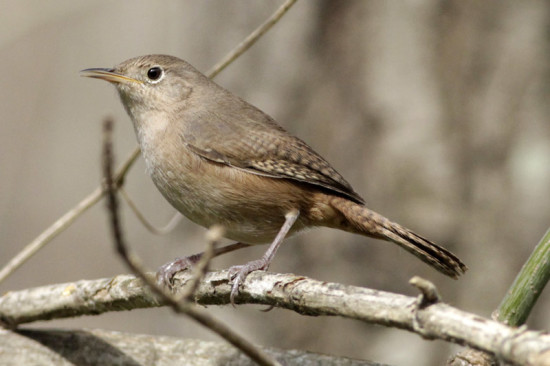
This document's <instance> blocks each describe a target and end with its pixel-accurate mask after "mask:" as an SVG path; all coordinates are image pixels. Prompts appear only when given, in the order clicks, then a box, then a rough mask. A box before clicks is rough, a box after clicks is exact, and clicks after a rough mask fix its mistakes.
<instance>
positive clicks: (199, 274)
mask: <svg viewBox="0 0 550 366" xmlns="http://www.w3.org/2000/svg"><path fill="white" fill-rule="evenodd" d="M223 232H224V230H223V227H221V226H213V227H211V228H210V229H209V230H208V232H207V234H206V236H207V238H208V240H207V242H208V245H207V246H206V250H205V251H204V252H203V253H202V255H201V259H200V260H199V261H198V262H197V264H195V266H194V267H193V276H192V278H191V281H190V283H189V284H188V286H187V289H186V291H184V292H182V293H181V294H180V295H179V297H178V300H184V301H191V300H192V297H193V295H194V294H195V292H196V291H197V288H198V286H199V283H200V282H201V281H202V279H203V278H204V276H205V275H206V272H207V271H208V267H209V265H210V262H211V261H212V258H214V257H215V255H216V251H215V249H216V245H217V243H218V242H219V241H220V240H221V238H223Z"/></svg>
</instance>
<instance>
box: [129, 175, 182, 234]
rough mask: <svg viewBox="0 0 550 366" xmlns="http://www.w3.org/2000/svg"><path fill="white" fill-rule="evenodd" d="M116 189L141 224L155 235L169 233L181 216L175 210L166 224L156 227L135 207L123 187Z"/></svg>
mask: <svg viewBox="0 0 550 366" xmlns="http://www.w3.org/2000/svg"><path fill="white" fill-rule="evenodd" d="M118 191H119V193H120V195H121V196H122V198H124V200H125V201H126V203H127V204H128V206H130V208H131V209H132V211H133V212H134V215H136V217H137V218H138V220H139V221H140V222H141V224H142V225H143V226H145V228H146V229H147V230H149V231H150V232H151V233H153V234H155V235H166V234H168V233H170V232H171V231H172V230H174V228H175V227H176V226H177V225H178V224H179V223H180V221H181V219H182V218H183V216H182V214H180V213H179V212H176V213H175V214H174V216H172V218H171V219H170V221H168V223H167V224H166V225H164V226H163V227H156V226H155V225H153V224H151V223H150V222H149V221H148V220H147V218H146V217H145V215H144V214H143V213H142V212H141V211H140V210H139V208H138V207H137V205H136V203H135V202H134V201H133V200H132V199H131V198H130V196H129V195H128V193H127V192H126V190H125V189H124V187H122V186H121V187H119V188H118Z"/></svg>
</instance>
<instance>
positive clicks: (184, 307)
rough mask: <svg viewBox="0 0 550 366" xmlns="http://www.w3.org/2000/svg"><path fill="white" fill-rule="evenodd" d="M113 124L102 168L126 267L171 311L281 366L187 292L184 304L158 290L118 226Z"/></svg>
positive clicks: (262, 362)
mask: <svg viewBox="0 0 550 366" xmlns="http://www.w3.org/2000/svg"><path fill="white" fill-rule="evenodd" d="M112 128H113V122H112V120H106V121H105V123H104V136H103V138H104V143H103V168H104V176H105V182H106V188H107V207H108V209H109V210H108V211H109V214H110V223H111V230H112V233H113V238H114V241H115V245H116V249H117V251H118V253H119V254H120V256H121V257H122V259H124V262H125V263H126V264H127V265H128V267H129V268H130V269H131V270H132V271H133V272H134V273H135V274H136V275H137V276H139V277H140V278H141V279H142V280H143V281H144V282H145V283H146V284H147V285H148V286H149V288H150V289H151V290H152V291H153V292H154V293H155V294H157V295H158V296H160V298H161V300H162V301H163V302H166V303H167V304H168V305H170V306H171V307H172V308H173V309H174V311H176V312H178V313H183V314H187V315H188V316H190V317H191V318H193V319H194V320H195V321H197V322H198V323H200V324H202V325H204V326H205V327H207V328H208V329H210V330H212V331H214V332H215V333H217V334H218V335H220V336H221V337H222V338H224V339H225V340H226V341H228V342H229V343H231V344H232V345H234V346H235V347H237V348H238V349H239V350H241V351H242V352H243V353H244V354H246V355H247V356H248V357H250V358H251V359H252V360H254V361H255V362H257V363H258V364H260V365H266V366H273V365H278V366H281V364H280V363H279V362H277V360H275V359H274V358H272V357H271V356H269V355H267V354H266V353H265V352H263V351H262V350H260V349H259V348H258V347H256V346H254V345H253V344H252V343H250V342H248V341H247V340H246V339H244V338H243V337H241V336H240V335H238V334H237V333H235V332H234V331H233V330H232V329H231V328H229V327H227V326H226V325H225V324H223V323H221V322H219V321H217V320H216V319H214V318H213V317H212V316H210V315H209V314H208V313H206V312H204V311H201V310H199V309H198V308H196V307H195V306H194V305H193V304H192V303H190V302H189V301H188V299H187V298H188V297H189V293H186V295H184V299H183V301H178V299H176V298H175V297H174V296H172V294H171V293H169V292H168V291H166V290H165V289H164V288H161V287H160V286H158V285H157V284H156V283H155V280H154V279H153V278H152V276H150V275H148V274H147V271H146V269H145V267H144V266H143V264H142V261H141V260H140V258H139V257H138V256H137V255H136V254H135V253H134V252H133V251H131V250H130V249H129V248H128V247H127V245H126V243H125V241H124V235H123V232H122V227H121V224H120V218H119V214H118V200H117V196H116V183H115V182H114V180H113V176H112V165H113V152H112V142H111V135H112ZM213 251H214V250H213V245H211V248H210V250H209V251H208V253H205V255H204V256H203V258H201V261H200V263H201V267H202V268H201V269H199V270H200V273H199V275H200V274H201V273H202V271H203V269H204V268H206V266H207V265H208V261H209V260H210V258H211V257H212V254H213ZM192 287H193V291H194V288H195V287H196V284H194V285H192Z"/></svg>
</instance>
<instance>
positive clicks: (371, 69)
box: [0, 0, 550, 365]
mask: <svg viewBox="0 0 550 366" xmlns="http://www.w3.org/2000/svg"><path fill="white" fill-rule="evenodd" d="M0 3H1V5H2V11H1V12H0V70H1V72H0V85H1V86H2V87H1V88H0V118H1V123H0V177H1V184H2V189H1V190H0V258H1V259H2V262H7V260H8V259H9V258H11V257H12V256H13V255H15V254H16V253H17V252H18V251H19V250H20V249H21V248H22V247H23V246H24V245H25V244H27V243H28V242H29V241H31V240H32V239H33V238H35V237H36V236H37V235H38V234H39V233H41V232H42V231H43V230H44V229H45V228H46V227H48V226H49V225H50V224H51V223H53V221H54V220H56V219H57V218H58V217H59V216H61V215H62V214H63V213H65V212H66V211H67V210H68V209H70V208H71V207H73V206H74V205H75V204H76V203H77V202H79V201H80V200H81V199H82V198H83V197H84V196H85V195H87V194H88V193H89V192H91V191H92V190H93V189H94V188H95V187H96V186H97V185H98V182H99V180H100V142H101V122H102V120H103V119H104V117H105V116H112V117H113V118H114V119H115V121H116V136H115V142H116V152H117V154H118V155H117V156H118V160H119V162H120V161H122V159H123V158H124V157H125V156H126V155H127V154H128V153H129V152H130V151H131V150H133V148H134V146H135V137H134V134H133V130H132V128H131V124H130V122H129V119H128V117H127V116H126V114H125V112H124V110H123V108H122V106H121V105H120V102H119V101H118V97H117V95H116V93H115V90H114V88H113V87H112V86H110V85H108V84H107V83H105V82H100V81H95V80H89V79H83V78H80V77H79V75H78V71H79V70H81V69H84V68H88V67H110V66H113V65H115V64H117V63H119V62H121V61H123V60H125V59H127V58H130V57H134V56H138V55H143V54H150V53H167V54H172V55H176V56H179V57H182V58H184V59H186V60H188V61H189V62H191V63H192V64H193V65H195V66H196V67H197V68H198V69H200V70H203V71H206V70H208V69H209V68H210V67H211V66H212V65H213V64H214V63H216V62H217V61H218V60H219V59H220V58H221V57H222V56H223V55H225V54H226V53H227V52H228V51H229V50H231V49H232V48H233V47H234V45H236V44H237V43H238V42H240V41H241V40H242V39H243V38H244V37H245V36H247V35H248V34H249V32H251V31H252V30H253V29H254V28H255V27H256V26H257V25H259V24H260V23H261V22H263V20H264V19H265V18H266V17H267V16H269V15H270V14H271V13H272V12H273V11H274V9H275V8H276V7H277V6H278V5H279V4H280V2H275V1H271V2H258V1H244V0H243V1H231V2H230V1H213V0H210V1H198V0H197V1H179V2H176V1H126V2H122V1H119V2H111V1H95V2H89V1H75V0H67V1H61V0H56V1H38V0H36V1H31V0H25V1H1V2H0ZM549 9H550V7H549V3H548V2H543V1H522V2H518V1H512V0H509V1H500V2H477V1H458V0H457V1H419V0H416V1H413V0H411V1H346V2H341V1H300V2H298V4H297V5H296V6H295V7H294V8H293V9H291V11H290V13H289V14H288V15H287V16H286V17H285V18H283V20H282V21H281V22H280V23H279V24H278V25H277V26H276V27H275V28H274V29H273V30H272V31H271V32H269V33H268V34H267V35H266V36H265V37H264V38H263V39H262V40H261V41H260V42H259V43H258V44H257V45H255V46H254V47H253V48H252V49H251V50H249V51H248V52H247V53H246V54H245V55H244V56H243V57H241V58H240V59H239V60H238V61H237V62H235V63H234V64H233V65H231V66H230V67H229V68H228V69H227V70H226V71H224V73H223V74H221V75H220V76H219V77H218V78H217V79H216V80H217V82H219V83H220V84H221V85H223V86H225V87H226V88H228V89H230V90H231V91H233V92H235V93H236V94H238V95H240V96H241V97H243V98H244V99H246V100H248V101H250V102H251V103H253V104H255V105H256V106H258V107H260V108H261V109H263V110H264V111H266V112H267V113H269V114H270V115H272V116H273V117H274V118H275V119H276V120H278V121H279V122H280V123H281V124H282V125H284V126H285V127H286V128H287V129H288V130H290V131H291V132H292V133H294V134H297V135H298V136H300V137H301V138H302V139H304V140H306V141H307V142H308V143H310V145H312V146H313V147H314V148H315V149H316V150H317V151H318V152H319V153H321V154H322V155H323V156H325V157H326V158H327V159H328V160H329V161H330V162H331V163H332V164H333V165H334V166H335V167H336V168H337V169H338V170H339V171H340V173H342V174H343V175H344V176H345V177H346V178H347V179H348V180H349V181H350V183H351V184H352V185H353V186H354V188H355V189H356V190H357V191H358V192H359V193H360V194H362V195H363V196H364V197H365V199H366V201H367V202H368V205H369V207H370V208H372V209H374V210H377V211H378V212H381V213H382V214H384V215H386V216H387V217H389V218H391V219H393V220H395V221H397V222H400V223H402V224H404V225H406V226H408V227H410V228H412V229H414V230H415V231H417V232H419V233H420V234H422V235H424V236H427V237H428V238H430V239H432V240H434V241H436V242H438V243H441V244H444V245H445V246H446V247H447V248H449V249H451V250H452V251H454V252H455V253H456V254H457V255H458V256H460V258H462V259H463V260H464V261H465V262H466V263H467V264H468V266H469V267H470V270H469V271H468V273H467V274H466V276H464V277H463V278H462V279H460V280H459V281H453V280H449V279H447V278H445V277H444V276H442V275H439V274H438V273H436V272H435V271H433V270H432V269H430V268H429V267H427V266H425V265H424V264H422V263H421V262H419V261H418V260H416V259H415V258H414V257H412V256H410V255H409V254H407V253H405V252H404V251H402V250H401V249H399V248H397V247H396V246H394V245H387V244H386V243H383V242H377V241H374V240H369V239H365V238H363V237H359V236H354V235H351V234H347V233H343V232H338V231H335V230H328V229H316V230H312V231H310V232H307V233H305V234H302V235H300V236H298V237H296V238H293V239H290V240H288V242H287V243H286V245H284V246H283V247H282V249H281V250H280V252H279V254H278V256H277V258H276V259H275V261H274V263H273V265H272V267H271V270H272V271H277V272H294V273H297V274H301V275H306V276H311V277H313V278H316V279H321V280H326V281H334V282H342V283H346V284H352V285H360V286H367V287H372V288H377V289H381V290H387V291H395V292H401V293H405V294H409V295H415V294H416V293H415V291H414V289H411V288H410V287H409V286H408V285H407V281H408V279H409V278H410V277H412V276H413V275H421V276H424V277H426V278H429V279H430V280H432V281H434V282H435V283H436V284H437V286H438V287H439V289H440V291H441V293H442V295H443V298H444V299H445V301H447V302H449V303H451V304H453V305H456V306H458V307H460V308H462V309H465V310H468V311H472V312H475V313H478V314H480V315H483V316H490V314H491V312H492V311H493V310H494V309H495V308H496V307H497V306H498V304H499V302H500V300H501V298H502V297H503V295H504V293H505V291H506V289H507V287H508V286H509V284H510V283H511V282H512V280H513V278H514V276H515V274H516V273H517V271H518V270H519V269H520V267H521V265H522V263H523V262H524V260H525V259H526V258H527V256H528V255H529V253H530V252H531V250H532V248H533V246H534V245H535V244H536V242H537V241H538V240H539V238H540V237H541V236H542V235H543V234H544V232H545V230H546V229H547V228H548V226H549V222H550V208H549V205H548V199H547V197H548V196H549V193H550V145H549V137H550V126H549V122H548V121H549V112H550V111H549V109H548V97H549V88H548V69H547V65H548V64H549V62H548V61H549V60H548V58H549V53H548V34H549V23H548V19H549ZM127 186H128V190H129V192H130V193H131V194H132V196H133V197H134V198H135V200H136V201H137V203H138V205H139V206H140V207H141V209H142V210H143V211H144V212H145V214H146V216H148V217H149V218H150V219H151V221H153V222H155V223H157V224H158V225H161V224H164V223H165V222H166V221H167V220H168V219H169V218H170V217H171V216H172V213H173V209H171V207H170V206H169V205H168V204H167V203H166V202H164V200H163V199H162V197H161V196H160V194H159V193H158V192H157V191H156V189H155V188H154V186H153V185H152V183H151V182H150V180H149V178H148V177H147V176H146V174H145V172H144V166H143V163H142V162H141V161H140V162H139V163H138V164H137V165H136V167H134V168H133V169H132V171H131V173H130V175H129V177H128V180H127ZM124 220H125V221H124V225H125V229H126V232H127V237H128V241H129V242H130V243H131V244H132V246H133V247H134V248H135V249H136V250H137V251H138V252H139V253H140V254H141V255H142V256H143V257H144V258H146V260H147V264H148V265H149V266H150V267H151V268H156V267H157V266H159V265H161V264H162V263H164V262H167V261H169V260H171V259H173V258H174V257H176V256H181V255H184V254H191V253H195V252H198V251H200V250H201V249H202V247H203V243H204V239H203V235H204V229H202V228H199V227H197V226H196V225H194V224H191V223H189V222H187V221H186V220H184V222H182V224H180V225H179V226H178V228H177V229H176V230H175V231H174V232H173V233H171V234H170V235H168V236H165V237H156V236H154V235H151V234H149V233H148V232H147V231H146V230H145V229H144V228H143V227H142V226H141V225H140V224H139V223H138V222H137V220H136V219H135V217H134V216H133V214H132V213H131V212H129V211H128V210H127V209H125V211H124ZM265 249H266V247H263V246H262V247H256V248H251V249H245V250H243V251H242V252H238V253H234V254H230V255H228V256H226V257H225V258H221V259H219V260H216V262H215V263H214V266H215V267H218V268H226V267H228V266H230V265H232V264H241V263H244V262H246V261H247V260H250V259H255V258H258V257H259V256H261V254H262V253H263V251H264V250H265ZM113 253H114V251H113V248H112V244H111V239H110V237H109V231H108V227H107V221H106V216H105V210H104V205H103V203H102V204H99V205H98V206H97V207H94V208H93V209H92V210H91V211H90V212H88V213H86V214H85V215H84V216H83V217H81V218H80V219H79V220H78V221H77V222H76V223H75V224H74V225H73V226H72V227H71V228H70V229H68V230H67V231H66V232H65V233H63V234H62V235H61V236H59V237H58V238H57V239H55V240H54V241H53V242H52V243H51V244H50V245H49V246H48V247H46V249H44V250H43V251H41V252H40V253H39V254H38V255H36V256H35V257H33V258H32V260H31V261H29V262H28V263H27V264H25V265H24V266H23V267H22V268H21V269H20V270H19V271H18V272H17V273H15V274H14V275H13V276H12V277H11V278H9V279H8V280H7V281H6V282H4V283H2V284H1V285H0V290H1V291H8V290H16V289H22V288H26V287H33V286H39V285H46V284H51V283H58V282H69V281H75V280H80V279H93V278H101V277H108V276H113V275H116V274H119V273H125V272H127V270H126V269H125V268H124V267H123V266H122V264H121V263H120V261H119V259H118V258H117V257H116V256H115V255H114V254H113ZM549 302H550V297H549V295H548V292H546V293H543V294H542V296H541V299H540V302H539V304H537V306H536V308H535V310H534V313H533V315H532V316H531V317H530V319H529V325H530V326H531V327H533V328H535V329H545V328H546V329H547V328H548V327H549V324H550V313H549V312H548V311H547V309H548V307H549ZM209 310H210V311H212V313H214V314H215V315H217V316H218V317H219V318H220V319H222V320H224V321H225V322H227V323H229V324H231V325H232V326H233V327H234V328H235V329H236V330H238V331H239V332H240V333H241V334H244V335H246V336H247V337H248V338H249V339H252V340H254V341H255V342H257V343H260V344H263V345H271V346H277V347H283V348H300V349H308V350H312V351H317V352H323V353H330V354H337V355H346V356H352V357H360V358H367V359H372V360H376V361H379V362H387V363H393V364H395V365H437V364H441V363H442V362H443V360H445V359H446V357H447V355H449V354H450V352H451V350H450V349H449V348H448V346H447V345H446V344H445V343H444V342H439V341H435V342H428V341H424V340H422V339H420V337H418V336H416V335H414V334H409V333H406V332H404V331H400V330H395V329H384V328H380V327H374V326H370V325H365V324H361V323H359V322H354V321H349V320H342V319H335V318H307V317H302V316H298V315H296V314H294V313H292V312H289V311H282V310H276V309H275V310H272V311H270V312H268V313H264V312H260V311H258V310H260V309H259V308H257V307H253V306H244V307H243V306H239V307H238V308H237V309H233V308H231V307H225V308H214V307H211V308H210V309H209ZM33 326H34V325H33ZM41 326H47V327H53V326H55V327H90V328H106V329H113V330H122V331H130V332H138V333H150V334H163V335H176V336H182V337H194V338H201V339H209V340H210V339H216V340H217V339H218V338H217V337H216V336H214V335H213V334H211V333H210V332H208V331H206V330H204V329H201V328H200V327H198V326H196V325H195V324H194V323H192V322H191V321H190V320H188V319H186V318H176V317H175V316H174V315H173V314H172V313H171V312H170V311H169V310H167V309H154V310H143V311H132V312H124V313H116V314H106V315H101V316H98V317H84V318H79V319H71V320H64V321H54V322H45V323H42V324H41ZM411 360H414V361H411Z"/></svg>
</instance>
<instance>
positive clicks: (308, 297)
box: [0, 271, 550, 366]
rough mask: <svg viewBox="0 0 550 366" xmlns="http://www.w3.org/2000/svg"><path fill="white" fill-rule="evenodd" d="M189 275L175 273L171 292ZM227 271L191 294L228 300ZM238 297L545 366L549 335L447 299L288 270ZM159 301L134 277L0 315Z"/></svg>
mask: <svg viewBox="0 0 550 366" xmlns="http://www.w3.org/2000/svg"><path fill="white" fill-rule="evenodd" d="M191 279H192V276H191V274H190V273H188V272H182V273H179V274H177V275H176V277H175V283H174V288H175V292H176V294H178V293H179V292H180V291H183V289H185V288H186V285H187V283H188V282H189V281H190V280H191ZM230 291H231V286H230V284H229V283H228V274H227V271H219V272H212V273H208V274H207V275H206V276H205V278H204V280H203V281H202V282H201V283H200V284H199V286H198V288H197V291H196V292H195V301H196V302H197V303H199V304H202V305H225V304H228V303H229V293H230ZM236 302H237V303H241V304H245V303H246V304H263V305H271V306H277V307H280V308H285V309H288V310H293V311H295V312H297V313H299V314H302V315H310V316H323V315H324V316H341V317H343V318H350V319H356V320H360V321H363V322H366V323H371V324H379V325H384V326H389V327H395V328H400V329H405V330H409V331H411V332H415V333H417V334H419V335H420V336H422V337H424V338H427V339H443V340H446V341H449V342H453V343H457V344H461V345H468V346H470V347H473V348H476V349H480V350H483V351H486V352H489V353H491V354H493V355H496V356H497V358H499V359H502V360H504V361H507V362H512V363H516V364H521V365H537V366H539V365H550V335H542V334H541V333H540V332H536V331H530V330H527V329H526V328H519V329H518V328H511V327H508V326H506V325H504V324H501V323H499V322H496V321H493V320H490V319H486V318H482V317H480V316H477V315H474V314H470V313H467V312H464V311H461V310H458V309H456V308H453V307H451V306H449V305H447V304H443V303H436V304H432V305H428V306H426V307H419V300H418V299H417V298H413V297H408V296H404V295H398V294H392V293H388V292H383V291H376V290H371V289H367V288H361V287H355V286H345V285H342V284H338V283H327V282H321V281H316V280H313V279H309V278H306V277H302V276H295V275H292V274H273V273H264V272H253V273H251V274H250V275H249V276H248V277H247V278H246V280H245V282H244V283H243V286H242V288H241V290H240V291H239V295H238V296H237V298H236ZM155 306H160V304H159V303H158V301H157V300H156V299H155V297H154V296H152V294H151V292H150V290H148V289H147V288H146V287H144V286H143V283H142V282H141V280H139V279H137V278H136V277H134V276H129V275H120V276H116V277H114V278H111V279H100V280H95V281H79V282H73V283H66V284H58V285H52V286H45V287H39V288H34V289H27V290H22V291H18V292H10V293H7V294H5V295H3V296H2V297H0V314H1V320H2V321H3V322H5V323H7V324H10V325H12V326H15V325H17V324H22V323H29V322H32V321H36V320H46V319H54V318H66V317H73V316H77V315H96V314H101V313H103V312H107V311H120V310H130V309H135V308H146V307H155Z"/></svg>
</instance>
